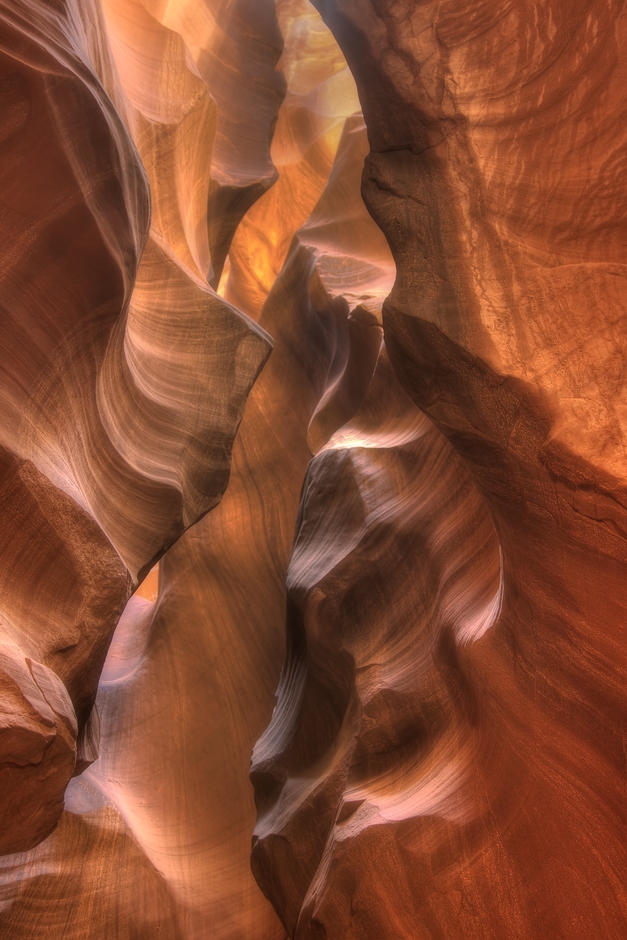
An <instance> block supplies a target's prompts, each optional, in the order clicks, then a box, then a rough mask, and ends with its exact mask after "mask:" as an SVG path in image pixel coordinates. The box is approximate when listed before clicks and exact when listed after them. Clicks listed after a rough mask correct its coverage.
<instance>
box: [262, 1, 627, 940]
mask: <svg viewBox="0 0 627 940" xmlns="http://www.w3.org/2000/svg"><path fill="white" fill-rule="evenodd" d="M316 6H317V7H318V8H319V9H320V11H321V12H322V14H323V17H324V19H325V22H326V23H327V24H328V25H329V26H330V28H331V29H332V30H333V32H334V34H335V36H336V38H337V39H338V41H339V43H340V45H341V46H342V49H343V51H344V52H345V54H346V57H347V60H348V62H349V65H350V67H351V69H352V71H353V74H354V75H355V78H356V81H357V85H358V88H359V91H360V97H361V100H362V104H363V108H364V117H365V120H366V124H367V126H368V134H369V140H370V145H371V153H370V155H369V157H368V158H367V161H366V167H365V171H364V180H363V193H364V197H365V199H366V201H367V204H368V206H369V208H370V211H371V212H372V213H373V215H374V217H375V219H376V220H377V221H378V222H379V224H380V226H381V228H382V229H383V231H384V232H385V234H386V237H387V239H388V241H389V243H390V246H391V248H392V251H393V253H394V257H395V261H396V264H397V268H398V276H397V280H396V283H395V286H394V290H393V291H392V293H391V295H390V297H389V298H388V300H387V301H386V303H385V305H384V312H383V323H384V329H385V341H386V347H387V350H388V353H389V356H390V360H391V363H392V365H393V367H394V370H395V372H396V375H397V376H398V378H399V380H400V382H401V384H402V386H403V388H404V391H405V393H406V394H408V395H409V396H410V397H411V399H413V401H414V402H415V403H416V404H417V405H418V406H419V407H420V409H421V410H422V412H423V413H424V414H425V415H426V416H428V418H429V419H431V421H432V422H433V425H434V426H435V428H437V429H438V430H437V431H435V430H433V431H432V432H431V433H432V434H433V435H435V437H434V438H433V439H432V440H431V441H429V444H428V451H427V452H428V454H429V459H433V460H434V461H435V460H437V455H438V453H440V454H441V459H442V465H441V469H439V472H437V473H434V472H432V474H431V479H429V470H428V468H429V461H426V462H422V461H421V458H420V456H419V454H420V448H421V447H422V446H423V444H426V440H428V436H427V437H426V438H425V437H421V438H416V439H415V443H414V442H412V444H411V447H413V448H414V450H413V453H412V459H411V464H410V465H411V469H412V472H413V474H415V477H416V488H415V489H413V490H412V488H411V484H410V480H411V477H410V479H409V480H408V479H407V477H405V476H404V475H403V473H402V470H401V469H400V468H402V467H403V466H404V464H403V455H404V453H405V452H407V448H408V447H409V446H410V444H409V442H408V441H405V440H403V439H402V438H401V439H400V440H396V439H395V438H394V437H392V439H391V441H390V440H387V441H386V439H385V435H386V430H385V429H386V427H387V423H388V422H387V419H386V418H385V417H384V416H383V415H382V416H381V417H380V420H381V434H380V436H379V437H377V435H376V434H373V432H372V430H371V429H370V426H369V433H368V434H367V435H365V434H364V433H363V431H362V430H361V427H360V424H359V422H360V420H361V418H360V416H358V417H357V418H356V419H354V422H353V423H349V424H348V425H347V426H346V429H345V431H344V432H342V431H340V432H338V433H337V435H336V436H335V437H332V438H331V441H330V443H329V444H328V445H327V448H326V449H323V451H322V453H320V454H319V455H318V456H317V457H316V458H315V460H314V461H313V462H312V464H311V468H310V471H309V474H308V484H307V486H306V488H305V490H304V494H303V501H302V504H301V523H300V526H299V528H298V530H297V535H296V541H295V546H294V551H293V555H292V561H291V564H290V573H289V575H288V585H289V587H290V594H289V600H288V608H287V625H288V654H287V659H286V665H285V667H284V671H283V676H282V680H281V685H280V688H279V700H278V705H277V710H276V711H275V714H274V717H273V721H272V723H271V725H270V727H269V729H268V731H267V732H266V734H265V735H264V736H263V738H262V739H261V741H260V742H259V744H258V745H257V747H256V750H255V761H254V765H253V779H254V781H255V784H256V790H257V799H258V804H259V810H260V816H259V821H258V825H257V829H256V836H257V840H258V841H257V842H256V845H255V849H254V852H253V865H254V870H255V873H256V876H257V878H258V880H259V883H260V884H261V885H262V886H263V888H264V890H265V892H266V893H267V895H268V896H269V897H270V898H271V899H272V901H273V903H274V904H275V907H276V908H277V910H278V911H279V912H280V913H281V916H282V918H283V920H284V923H285V924H286V926H287V928H288V930H289V932H290V933H291V935H293V936H295V937H298V938H305V937H308V938H309V937H316V938H319V937H338V936H353V937H360V938H362V937H363V938H373V940H374V938H379V937H390V938H392V937H394V938H395V940H396V938H401V937H402V938H412V940H414V938H417V937H425V938H427V937H436V936H437V937H446V938H448V937H455V938H460V940H461V938H464V940H468V938H474V937H476V938H482V940H485V938H495V940H496V938H500V937H508V938H520V940H523V938H524V940H529V938H538V940H540V938H545V937H547V936H550V937H556V938H567V937H568V938H573V937H577V938H581V940H587V938H589V937H591V936H602V937H604V938H608V940H609V938H612V940H614V938H616V940H618V938H619V937H622V936H624V934H625V930H626V929H627V894H626V892H625V888H624V872H625V870H626V867H627V866H626V862H627V858H626V855H625V838H624V837H625V832H626V826H625V823H626V820H625V812H624V780H625V753H624V740H625V728H626V717H627V716H626V712H625V695H624V685H625V674H626V665H627V663H626V661H625V642H624V641H625V637H624V624H625V613H626V610H625V606H626V601H627V597H626V594H625V583H626V582H625V574H626V571H625V562H626V554H625V531H626V530H625V521H626V516H625V499H624V496H625V461H624V420H623V412H624V406H623V401H624V395H625V385H624V374H623V373H624V370H623V365H622V363H623V358H624V357H623V352H622V349H623V346H624V343H625V334H624V323H625V302H626V297H627V292H626V291H625V280H624V278H625V268H624V261H625V258H624V254H625V239H624V235H625V231H624V221H623V217H622V212H621V210H620V209H619V206H620V205H621V199H622V193H623V186H624V184H623V182H622V175H621V166H622V161H623V155H624V148H625V133H624V128H625V123H624V96H622V94H621V91H620V89H621V88H622V85H623V82H624V72H625V64H624V57H621V55H620V53H619V50H620V49H621V48H622V45H623V43H624V36H623V33H624V24H625V20H624V16H623V15H622V13H621V8H620V5H616V6H613V7H609V6H607V5H606V4H601V3H599V4H596V3H595V4H592V5H590V4H585V5H584V4H581V5H574V6H573V5H572V4H569V5H568V6H566V5H554V4H551V6H550V10H548V9H547V7H546V5H544V4H543V5H542V6H540V5H536V6H531V7H529V5H524V4H518V3H511V4H508V5H507V6H506V7H505V8H503V7H502V6H497V5H495V4H492V3H491V2H485V3H480V4H472V5H471V4H462V5H461V6H460V4H452V3H437V4H435V3H434V4H431V3H425V4H413V3H402V2H401V3H386V2H381V3H376V4H371V3H366V2H361V0H329V2H323V0H319V2H318V3H316ZM374 384H375V383H373V386H374ZM388 394H389V393H388ZM385 400H386V401H389V398H386V399H385ZM364 408H365V409H366V412H367V408H368V399H366V403H365V405H364ZM440 435H444V438H447V439H448V442H449V443H445V441H444V438H443V437H441V436H440ZM373 441H374V442H375V443H374V444H373V443H372V442H373ZM364 444H366V445H367V449H366V450H365V451H363V452H362V451H361V450H360V447H362V446H364ZM382 445H383V447H384V449H383V451H382V453H381V452H379V450H378V448H381V447H382ZM450 445H452V446H453V448H454V451H453V450H451V449H450ZM347 449H348V453H347ZM349 453H350V457H349V456H348V454H349ZM445 454H446V457H445ZM384 461H385V462H384ZM394 461H398V464H397V466H398V468H399V469H395V470H392V469H391V468H392V467H394ZM384 467H385V470H384V469H383V468H384ZM455 467H457V468H458V469H454V468H455ZM421 468H422V469H423V471H424V473H425V477H424V486H425V491H426V492H428V494H429V495H428V499H427V500H426V503H427V507H426V509H425V515H424V516H422V515H421V512H422V509H421V508H420V497H419V493H420V484H419V482H418V480H419V474H420V469H421ZM445 468H446V469H445ZM386 471H387V472H386ZM449 473H450V476H449ZM391 480H392V481H394V484H395V485H394V486H393V485H392V482H390V481H391ZM462 481H467V482H466V483H465V484H464V483H463V482H462ZM376 485H378V486H380V487H381V490H380V493H379V494H378V495H377V497H376V498H373V497H372V494H373V492H374V491H375V486H376ZM464 485H465V486H466V487H467V488H468V489H467V491H466V492H467V493H468V494H469V495H468V497H467V499H468V500H469V502H468V503H466V504H464V499H463V498H462V493H463V492H464ZM387 494H390V495H389V496H388V495H387ZM438 494H441V495H440V496H438ZM440 513H441V515H440ZM473 513H477V514H478V515H476V516H474V517H473ZM473 518H474V521H473V522H472V523H470V520H471V519H473ZM463 520H465V521H466V522H468V523H470V525H469V528H468V529H465V528H464V522H463ZM489 520H492V522H490V521H489ZM377 525H379V526H381V529H380V530H379V532H378V533H377V528H376V527H377ZM460 525H461V528H459V526H460ZM492 525H493V528H492ZM375 533H377V534H376V535H375ZM408 533H411V534H408ZM436 533H437V534H436ZM449 539H450V541H449ZM384 545H389V548H388V549H387V551H386V550H385V548H384ZM497 553H498V554H500V557H501V569H502V574H501V587H500V588H499V589H498V590H495V584H496V581H495V578H496V567H495V559H496V558H497ZM392 559H394V563H392ZM442 561H443V562H444V564H443V565H442ZM407 563H409V564H410V568H409V570H406V569H405V567H404V566H405V565H406V564H407ZM388 565H389V566H390V567H389V568H388V567H387V566H388ZM366 572H367V574H366ZM383 572H385V573H386V574H384V573H383ZM397 572H398V578H399V581H398V582H396V581H395V577H396V576H397ZM404 572H406V573H404ZM414 591H415V592H416V594H415V595H414ZM388 592H389V593H388ZM475 592H476V593H475ZM410 598H412V600H410ZM405 603H407V605H408V613H407V614H405V615H404V609H405V608H404V604H405ZM397 618H398V620H397ZM466 618H468V619H466ZM388 631H389V632H388ZM414 631H415V632H414ZM409 637H413V638H414V639H413V642H411V641H410V640H409ZM408 642H411V654H410V655H409V654H408V656H407V664H406V663H405V661H404V657H403V653H404V649H405V644H406V643H408ZM409 666H411V669H412V670H413V672H410V671H409ZM410 676H411V679H410V678H409V677H410Z"/></svg>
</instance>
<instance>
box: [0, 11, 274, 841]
mask: <svg viewBox="0 0 627 940" xmlns="http://www.w3.org/2000/svg"><path fill="white" fill-rule="evenodd" d="M118 6H119V5H117V6H116V4H114V3H111V4H108V3H107V4H106V5H105V10H104V12H105V14H106V15H107V17H108V18H109V19H110V20H111V24H112V25H111V24H110V31H109V32H108V31H107V28H106V27H105V21H104V19H103V15H102V11H101V9H100V6H99V4H97V3H88V4H81V5H78V4H73V3H71V2H68V3H67V4H58V5H56V6H54V7H51V6H50V5H49V4H45V3H39V2H32V3H28V4H23V5H15V4H12V3H3V4H2V6H1V7H0V14H1V16H2V66H1V67H2V79H1V82H2V89H3V92H2V94H3V98H4V104H5V108H4V110H3V115H4V114H5V115H6V121H5V123H4V124H3V140H2V144H1V145H0V146H2V148H3V153H2V161H1V165H2V173H3V194H4V196H3V199H4V203H5V205H4V209H3V213H2V226H1V235H0V237H1V238H2V251H3V256H4V258H5V261H6V263H5V265H4V266H3V274H2V278H3V286H2V294H1V296H2V304H3V309H4V316H5V328H4V334H3V345H2V376H3V380H2V396H3V398H2V401H3V415H4V420H3V431H2V435H3V437H2V453H3V457H2V464H3V467H2V483H1V486H2V494H3V500H2V513H3V526H2V529H3V535H2V554H1V558H2V560H1V562H0V578H1V579H2V637H1V643H2V659H3V667H2V668H3V677H4V682H3V686H2V691H1V692H0V695H1V696H2V719H1V721H2V736H1V741H2V743H1V744H0V754H1V756H0V774H1V775H2V780H3V783H2V788H3V792H4V793H6V794H7V795H8V800H7V803H6V815H5V816H4V817H3V820H4V824H3V826H2V831H1V835H0V851H2V852H10V851H16V850H19V849H25V848H28V847H30V846H31V845H34V844H36V843H37V842H38V841H40V840H41V839H42V838H43V837H44V836H46V835H47V834H48V833H49V832H50V831H51V829H52V828H53V827H54V825H55V823H56V822H57V820H58V818H59V815H60V813H61V811H62V808H63V791H64V789H65V786H66V784H67V782H68V780H69V779H70V777H71V775H72V773H73V772H74V769H75V763H76V761H77V751H76V746H77V745H76V734H77V727H78V729H79V730H80V734H81V737H80V739H79V742H78V763H77V764H76V768H77V770H79V771H80V770H81V769H83V768H84V767H85V766H86V765H87V764H88V763H89V762H90V761H91V760H93V758H94V756H95V754H94V743H95V742H94V740H93V730H94V729H93V728H91V727H89V726H88V725H87V722H88V717H89V715H90V712H91V708H92V705H93V702H94V698H95V694H96V687H97V682H98V677H99V675H100V671H101V669H102V665H103V662H104V658H105V655H106V651H107V648H108V645H109V642H110V640H111V636H112V633H113V629H114V627H115V624H116V623H117V620H118V618H119V615H120V613H121V611H122V609H123V607H124V605H125V603H126V601H127V599H128V597H129V594H130V592H131V590H132V588H133V586H135V585H136V584H137V582H138V580H141V579H142V577H143V576H144V575H145V573H146V572H147V571H148V570H149V569H150V568H151V567H152V565H153V564H154V561H155V560H156V559H157V558H158V557H159V556H160V555H161V554H163V552H164V551H165V550H166V549H167V548H168V547H169V546H170V545H171V544H172V542H173V541H174V540H175V539H176V538H178V537H179V536H180V535H181V533H182V532H183V531H184V530H185V528H186V527H187V526H189V525H190V524H191V523H192V522H194V521H196V520H197V519H198V518H199V517H200V516H202V515H203V514H204V513H206V512H207V511H208V510H209V509H211V508H212V507H213V506H214V505H215V504H216V503H217V502H218V501H219V499H220V497H221V495H222V493H223V491H224V488H225V487H226V483H227V480H228V473H229V458H230V451H231V447H232V441H233V436H234V434H235V430H236V428H237V426H238V424H239V421H240V419H241V415H242V411H243V407H244V402H245V400H246V396H247V393H248V391H249V389H250V386H251V384H252V382H253V381H254V379H255V377H256V375H257V373H258V372H259V369H260V368H261V365H262V364H263V362H264V360H265V358H266V357H267V354H268V351H269V348H268V342H267V338H266V337H265V336H264V334H263V333H262V331H260V330H259V329H258V328H257V327H256V326H255V325H254V324H252V323H251V322H250V321H248V320H247V319H246V318H245V317H244V316H242V314H241V313H239V312H238V311H236V310H235V309H233V308H232V307H231V306H229V305H228V304H226V303H225V302H224V301H223V300H221V299H220V298H218V297H217V296H216V295H215V294H214V293H213V292H212V291H211V290H210V289H208V288H207V286H206V284H204V283H203V281H202V280H201V279H200V274H204V273H206V270H207V266H208V265H209V263H210V262H209V256H208V250H207V224H206V204H207V192H208V183H207V182H206V181H205V180H204V176H206V174H200V173H199V170H198V160H199V153H201V154H202V158H203V160H205V161H206V160H207V143H208V141H209V142H210V139H211V135H212V133H213V130H212V121H213V118H212V111H213V110H214V108H215V106H214V105H213V103H212V102H211V99H210V98H209V95H208V92H207V90H206V87H205V85H204V84H203V83H202V82H201V80H200V79H199V78H198V77H197V76H196V75H195V74H194V73H192V72H191V71H190V69H189V68H188V67H187V65H186V64H185V50H184V47H183V43H182V40H181V39H180V37H178V36H175V34H173V33H169V32H168V31H167V30H164V29H163V28H162V27H161V26H160V25H159V24H158V23H156V22H155V21H154V20H152V18H150V17H149V16H148V13H147V12H146V11H145V10H144V9H143V7H141V5H140V4H135V5H133V4H126V5H125V8H124V9H125V11H126V12H127V13H128V12H129V11H130V12H132V14H133V17H134V19H133V21H132V23H131V25H130V26H129V27H128V28H129V33H128V35H129V36H130V37H131V40H132V42H135V43H139V42H141V49H142V50H144V51H146V50H150V54H149V55H148V54H146V55H145V56H144V57H139V56H138V55H137V49H136V48H135V47H134V46H133V44H132V42H131V40H129V41H127V42H126V43H125V38H127V39H128V36H126V35H125V33H124V27H125V25H127V24H125V23H124V22H123V23H120V22H118V19H120V18H119V17H118V19H116V17H117V16H118V13H119V9H118ZM109 19H108V20H107V22H109ZM142 31H143V32H142ZM148 33H151V35H150V37H148V36H147V34H148ZM153 34H154V35H153ZM107 36H112V37H113V39H112V43H111V48H112V49H113V53H114V54H113V55H111V54H110V49H109V44H108V41H107ZM156 79H159V81H158V82H156ZM155 84H157V85H158V87H159V95H158V97H155V96H154V95H153V96H152V97H151V88H154V87H155ZM129 132H130V136H129ZM177 135H178V136H179V138H180V139H179V140H178V145H177ZM131 136H132V137H133V138H134V140H135V143H136V144H137V146H138V148H139V150H140V152H141V154H142V156H143V159H144V165H145V166H146V168H147V170H148V177H149V179H150V178H151V176H152V177H154V178H153V179H151V183H152V215H153V227H152V230H151V234H150V236H149V238H148V243H147V245H146V248H145V250H144V244H145V242H146V236H147V234H148V223H149V213H150V206H149V200H148V188H147V180H146V176H145V174H144V170H143V168H142V164H141V163H140V161H139V158H138V155H137V150H136V149H135V146H134V144H133V142H132V140H131ZM181 141H182V143H181ZM42 148H45V152H46V160H45V165H42V160H41V153H42ZM173 151H176V152H175V153H173ZM155 162H156V163H158V164H159V166H160V171H159V173H158V174H156V175H155V172H154V165H153V164H154V163H155ZM161 170H163V173H162V175H161ZM157 177H158V179H157ZM199 177H200V180H201V181H200V183H199ZM203 185H204V187H205V189H204V195H203ZM199 187H200V188H199ZM172 190H174V191H175V192H176V193H177V197H176V198H173V196H172ZM192 196H193V197H194V198H192ZM203 232H204V235H203ZM142 252H143V255H142ZM140 256H141V262H140V260H139V259H140ZM217 337H219V340H220V342H219V343H216V338H217ZM205 370H206V371H207V372H208V376H209V377H207V375H206V374H205ZM225 379H226V383H227V384H225V381H224V380H225ZM86 728H87V730H85V729H86Z"/></svg>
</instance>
